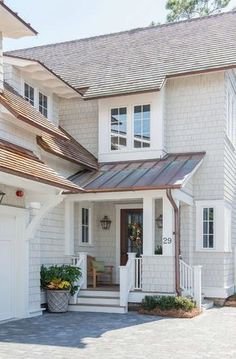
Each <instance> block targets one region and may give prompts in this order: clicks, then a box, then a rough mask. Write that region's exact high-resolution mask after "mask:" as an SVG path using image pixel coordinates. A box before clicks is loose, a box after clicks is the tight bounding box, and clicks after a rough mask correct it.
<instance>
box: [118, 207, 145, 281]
mask: <svg viewBox="0 0 236 359" xmlns="http://www.w3.org/2000/svg"><path fill="white" fill-rule="evenodd" d="M115 208H116V267H115V269H116V273H115V278H116V283H119V267H120V210H121V209H135V208H140V209H142V208H143V203H131V204H116V205H115Z"/></svg>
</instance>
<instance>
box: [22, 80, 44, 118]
mask: <svg viewBox="0 0 236 359" xmlns="http://www.w3.org/2000/svg"><path fill="white" fill-rule="evenodd" d="M22 92H23V96H24V98H25V100H26V101H28V102H29V103H30V104H31V105H32V106H34V107H35V108H36V109H37V110H38V111H39V112H40V113H41V114H42V115H43V116H45V117H46V118H48V117H50V114H49V97H48V96H46V95H45V94H44V93H42V92H41V91H40V90H39V88H37V87H32V86H31V85H29V84H28V83H26V82H24V86H23V90H22Z"/></svg>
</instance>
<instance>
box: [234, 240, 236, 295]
mask: <svg viewBox="0 0 236 359" xmlns="http://www.w3.org/2000/svg"><path fill="white" fill-rule="evenodd" d="M234 291H236V246H235V247H234Z"/></svg>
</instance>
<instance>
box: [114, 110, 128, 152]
mask: <svg viewBox="0 0 236 359" xmlns="http://www.w3.org/2000/svg"><path fill="white" fill-rule="evenodd" d="M126 146H127V108H126V107H120V108H112V109H111V150H112V151H116V150H122V149H123V148H125V147H126Z"/></svg>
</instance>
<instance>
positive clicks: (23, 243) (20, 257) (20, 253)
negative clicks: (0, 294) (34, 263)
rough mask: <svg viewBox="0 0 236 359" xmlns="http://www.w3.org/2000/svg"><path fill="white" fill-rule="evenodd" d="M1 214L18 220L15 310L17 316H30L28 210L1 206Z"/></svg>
mask: <svg viewBox="0 0 236 359" xmlns="http://www.w3.org/2000/svg"><path fill="white" fill-rule="evenodd" d="M0 215H9V216H12V217H15V220H16V237H15V240H13V246H14V252H15V255H14V257H15V258H14V263H13V271H14V280H13V281H14V283H13V285H14V294H13V298H14V302H13V311H14V317H15V318H24V317H28V316H29V312H28V301H29V244H28V242H27V236H26V230H25V229H26V222H27V220H28V211H27V210H26V209H24V208H16V207H10V206H4V205H1V206H0Z"/></svg>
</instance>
